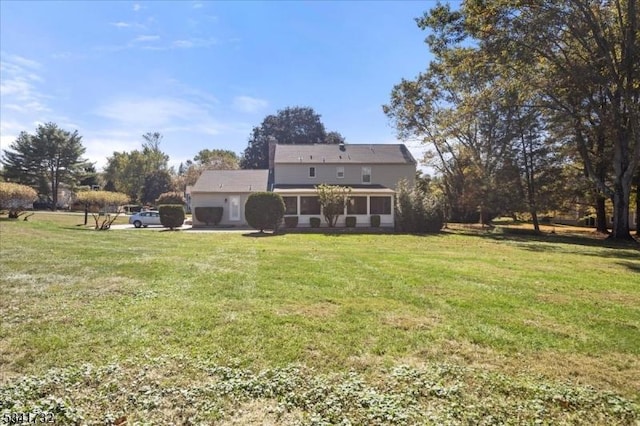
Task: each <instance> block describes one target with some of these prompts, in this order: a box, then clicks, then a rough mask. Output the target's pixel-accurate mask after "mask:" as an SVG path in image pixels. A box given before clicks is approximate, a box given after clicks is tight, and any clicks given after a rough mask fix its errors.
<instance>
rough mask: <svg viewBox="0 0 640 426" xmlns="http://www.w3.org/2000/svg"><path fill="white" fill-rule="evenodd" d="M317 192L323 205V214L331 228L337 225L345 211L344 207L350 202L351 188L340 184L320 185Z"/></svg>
mask: <svg viewBox="0 0 640 426" xmlns="http://www.w3.org/2000/svg"><path fill="white" fill-rule="evenodd" d="M316 193H317V194H318V199H319V201H320V206H322V215H323V216H324V218H325V220H326V221H327V224H328V225H329V228H333V227H334V226H336V222H337V221H338V218H339V217H340V215H341V214H343V213H344V207H345V206H346V205H347V203H348V202H349V197H350V196H351V188H350V187H348V186H340V185H326V184H322V185H318V186H316Z"/></svg>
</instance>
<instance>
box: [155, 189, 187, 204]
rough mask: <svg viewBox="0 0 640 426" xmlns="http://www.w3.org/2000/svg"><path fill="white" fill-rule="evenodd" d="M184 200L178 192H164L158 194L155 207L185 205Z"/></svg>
mask: <svg viewBox="0 0 640 426" xmlns="http://www.w3.org/2000/svg"><path fill="white" fill-rule="evenodd" d="M185 203H186V200H185V199H184V196H183V195H182V193H180V192H177V191H175V192H165V193H164V194H160V196H159V197H158V199H157V200H156V204H157V205H161V204H185Z"/></svg>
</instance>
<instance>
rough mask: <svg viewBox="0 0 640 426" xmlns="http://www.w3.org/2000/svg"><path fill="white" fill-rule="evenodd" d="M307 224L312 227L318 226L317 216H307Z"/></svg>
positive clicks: (318, 219)
mask: <svg viewBox="0 0 640 426" xmlns="http://www.w3.org/2000/svg"><path fill="white" fill-rule="evenodd" d="M309 225H311V227H312V228H320V218H319V217H311V218H309Z"/></svg>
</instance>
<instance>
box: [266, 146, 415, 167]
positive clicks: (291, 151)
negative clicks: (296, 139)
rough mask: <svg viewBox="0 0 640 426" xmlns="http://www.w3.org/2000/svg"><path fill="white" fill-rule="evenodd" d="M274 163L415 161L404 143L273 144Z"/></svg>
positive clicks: (403, 162)
mask: <svg viewBox="0 0 640 426" xmlns="http://www.w3.org/2000/svg"><path fill="white" fill-rule="evenodd" d="M274 163H275V164H278V163H280V164H292V163H304V164H321V163H330V164H343V163H344V164H348V163H353V164H416V160H415V159H414V158H413V156H412V155H411V153H410V152H409V150H408V149H407V147H406V146H405V145H404V144H346V145H344V146H343V149H341V146H340V145H326V144H313V145H311V144H310V145H276V154H275V157H274Z"/></svg>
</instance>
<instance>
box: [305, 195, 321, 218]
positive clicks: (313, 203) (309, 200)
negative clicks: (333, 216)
mask: <svg viewBox="0 0 640 426" xmlns="http://www.w3.org/2000/svg"><path fill="white" fill-rule="evenodd" d="M300 214H320V199H319V198H318V197H300Z"/></svg>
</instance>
